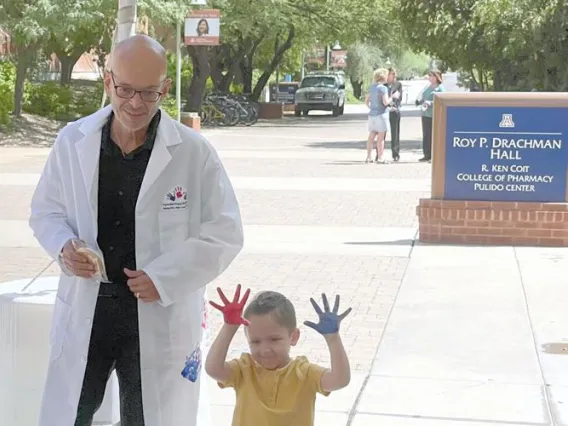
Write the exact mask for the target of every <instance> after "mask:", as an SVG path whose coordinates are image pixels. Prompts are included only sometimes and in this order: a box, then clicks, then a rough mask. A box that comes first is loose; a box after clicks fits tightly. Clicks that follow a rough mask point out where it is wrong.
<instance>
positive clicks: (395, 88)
mask: <svg viewBox="0 0 568 426" xmlns="http://www.w3.org/2000/svg"><path fill="white" fill-rule="evenodd" d="M386 86H387V88H388V89H389V96H391V95H392V94H393V93H394V92H398V93H399V94H400V97H399V98H398V99H393V100H392V104H393V106H394V107H396V108H400V105H401V104H402V83H401V82H400V81H398V80H397V81H395V82H394V83H391V84H387V85H386Z"/></svg>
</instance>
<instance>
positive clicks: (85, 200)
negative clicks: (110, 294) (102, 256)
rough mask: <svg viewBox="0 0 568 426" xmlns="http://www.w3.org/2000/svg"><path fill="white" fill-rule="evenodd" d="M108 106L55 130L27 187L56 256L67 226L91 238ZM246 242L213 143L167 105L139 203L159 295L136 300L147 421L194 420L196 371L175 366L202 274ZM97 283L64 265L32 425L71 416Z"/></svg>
mask: <svg viewBox="0 0 568 426" xmlns="http://www.w3.org/2000/svg"><path fill="white" fill-rule="evenodd" d="M110 111H111V109H110V107H107V108H104V109H102V110H100V111H98V112H97V113H95V114H93V115H91V116H89V117H86V118H84V119H82V120H79V121H77V122H74V123H70V124H69V125H67V126H66V127H65V128H64V129H63V130H62V131H61V132H60V134H59V136H58V137H57V139H56V142H55V144H54V146H53V148H52V150H51V153H50V155H49V157H48V159H47V163H46V165H45V169H44V171H43V174H42V176H41V178H40V180H39V183H38V186H37V188H36V190H35V193H34V195H33V199H32V205H31V217H30V226H31V228H32V230H33V232H34V235H35V237H36V238H37V240H38V241H39V243H40V244H41V245H42V247H43V248H44V249H45V250H46V251H47V252H48V253H49V254H50V255H51V256H52V257H53V258H54V259H57V258H58V254H59V253H60V251H61V249H62V247H63V245H64V244H65V242H66V241H67V240H69V239H70V238H75V237H78V238H80V239H82V240H84V241H86V242H87V243H88V244H89V245H90V246H92V247H96V248H98V246H97V195H98V163H99V161H98V160H99V150H100V144H101V129H102V127H103V125H104V123H105V122H106V120H107V118H108V116H109V114H110ZM176 188H177V191H181V193H182V194H184V195H185V194H187V197H185V196H182V197H179V198H178V197H176V198H175V200H172V197H171V196H168V194H172V192H173V191H174V190H175V189H176ZM185 198H186V199H185ZM242 246H243V230H242V223H241V217H240V211H239V206H238V202H237V199H236V197H235V194H234V191H233V188H232V186H231V183H230V181H229V178H228V176H227V174H226V172H225V169H224V167H223V166H222V164H221V162H220V160H219V157H218V156H217V153H216V151H215V150H214V148H213V147H212V146H211V145H210V144H209V142H208V141H207V140H206V139H205V138H204V137H203V136H201V135H200V134H199V133H197V132H195V131H193V130H191V129H189V128H188V127H186V126H184V125H182V124H179V123H178V122H176V121H174V120H172V119H171V118H170V117H169V116H168V115H167V114H166V113H165V112H164V111H162V119H161V122H160V124H159V127H158V134H157V137H156V141H155V144H154V148H153V150H152V154H151V157H150V161H149V163H148V168H147V170H146V174H145V176H144V180H143V183H142V187H141V190H140V194H139V197H138V202H137V204H136V261H137V268H138V269H142V270H144V271H145V272H146V273H147V274H148V276H149V277H150V278H151V279H152V280H153V282H154V284H155V285H156V288H157V290H158V292H159V294H160V297H161V299H160V301H158V302H154V303H144V302H142V301H140V302H138V321H139V326H140V362H141V373H142V394H143V403H144V419H145V424H146V426H182V425H183V426H194V425H195V422H196V412H197V406H198V400H199V380H198V381H197V382H196V383H193V382H191V381H189V380H187V379H185V378H183V377H182V376H181V371H182V370H183V368H184V365H185V361H186V357H188V356H190V355H191V354H192V352H193V351H194V350H195V349H196V348H197V347H198V346H199V345H200V342H201V322H202V313H203V309H204V292H205V285H206V284H208V283H209V282H211V281H212V280H213V279H215V278H216V277H217V276H218V275H219V274H221V273H222V272H223V271H224V270H225V269H226V268H227V267H228V266H229V264H230V263H231V262H232V261H233V259H234V258H235V257H236V256H237V254H238V253H239V252H240V250H241V249H242ZM98 290H99V284H98V283H97V282H95V281H93V280H89V279H82V278H78V277H72V276H67V275H65V274H62V275H61V278H60V282H59V288H58V292H57V300H56V303H55V306H54V314H53V324H52V332H51V336H50V339H51V340H50V341H51V345H52V347H51V355H50V359H49V368H48V373H47V382H46V386H45V393H44V397H43V401H42V408H41V418H40V421H39V426H73V424H74V422H75V416H76V410H77V405H78V402H79V396H80V393H81V386H82V382H83V377H84V372H85V366H86V361H87V354H88V348H89V339H90V334H91V324H92V318H93V314H94V310H95V304H96V301H97V294H98ZM201 374H204V369H203V368H202V373H201Z"/></svg>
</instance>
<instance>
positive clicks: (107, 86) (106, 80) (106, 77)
mask: <svg viewBox="0 0 568 426" xmlns="http://www.w3.org/2000/svg"><path fill="white" fill-rule="evenodd" d="M103 82H104V86H105V92H106V94H107V96H108V97H110V95H111V93H112V90H113V89H114V87H113V84H112V77H111V75H110V72H109V71H105V74H104V76H103Z"/></svg>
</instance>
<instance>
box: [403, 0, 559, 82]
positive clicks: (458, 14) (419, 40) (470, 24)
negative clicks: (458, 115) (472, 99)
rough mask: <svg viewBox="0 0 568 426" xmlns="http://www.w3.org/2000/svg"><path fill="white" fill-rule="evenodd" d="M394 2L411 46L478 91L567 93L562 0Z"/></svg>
mask: <svg viewBox="0 0 568 426" xmlns="http://www.w3.org/2000/svg"><path fill="white" fill-rule="evenodd" d="M398 1H399V2H400V8H399V15H400V18H401V19H400V20H401V22H402V25H403V27H404V29H405V33H406V35H407V39H408V41H409V43H410V44H411V45H412V47H413V48H415V49H417V50H419V51H423V52H426V53H429V54H430V55H431V56H433V57H436V58H438V59H440V60H441V61H443V62H445V63H446V64H447V65H448V66H449V67H450V68H452V69H461V70H465V71H466V72H467V73H468V74H469V75H470V76H471V77H472V79H473V82H474V83H475V84H477V85H478V86H479V87H480V88H481V89H482V90H488V89H493V90H529V89H531V88H535V87H538V88H541V89H543V90H566V89H568V81H567V80H568V75H567V74H566V70H567V68H568V67H567V65H568V43H567V41H568V34H567V31H566V28H567V26H568V4H567V3H566V1H565V0H518V1H517V0H515V1H513V0H418V1H415V0H398ZM403 18H404V19H403Z"/></svg>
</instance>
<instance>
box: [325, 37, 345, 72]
mask: <svg viewBox="0 0 568 426" xmlns="http://www.w3.org/2000/svg"><path fill="white" fill-rule="evenodd" d="M334 50H341V45H340V44H339V40H335V44H334V45H333V47H332V48H331V51H334ZM331 51H330V50H329V46H325V70H326V71H329V63H330V60H329V57H330V55H331Z"/></svg>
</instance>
